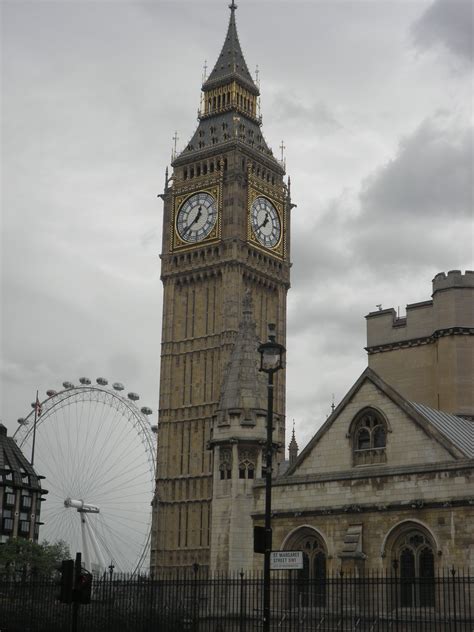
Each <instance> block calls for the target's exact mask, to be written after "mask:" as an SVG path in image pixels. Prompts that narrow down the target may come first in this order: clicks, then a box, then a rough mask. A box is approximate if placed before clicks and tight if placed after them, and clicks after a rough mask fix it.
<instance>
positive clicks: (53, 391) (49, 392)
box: [46, 388, 57, 397]
mask: <svg viewBox="0 0 474 632" xmlns="http://www.w3.org/2000/svg"><path fill="white" fill-rule="evenodd" d="M56 393H57V391H55V390H54V389H52V388H50V389H49V391H46V395H47V396H48V397H52V396H53V395H56Z"/></svg>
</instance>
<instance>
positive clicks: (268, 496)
mask: <svg viewBox="0 0 474 632" xmlns="http://www.w3.org/2000/svg"><path fill="white" fill-rule="evenodd" d="M267 396H268V402H267V459H266V466H265V558H264V562H263V632H270V553H271V550H272V457H273V371H270V372H269V373H268V386H267Z"/></svg>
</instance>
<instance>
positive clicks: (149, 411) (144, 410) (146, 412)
mask: <svg viewBox="0 0 474 632" xmlns="http://www.w3.org/2000/svg"><path fill="white" fill-rule="evenodd" d="M140 412H142V413H143V414H144V415H152V414H153V411H152V409H151V408H148V406H143V408H140Z"/></svg>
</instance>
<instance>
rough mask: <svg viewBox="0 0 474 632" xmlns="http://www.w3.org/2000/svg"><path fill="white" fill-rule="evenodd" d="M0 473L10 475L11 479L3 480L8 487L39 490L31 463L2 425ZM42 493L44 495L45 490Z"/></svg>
mask: <svg viewBox="0 0 474 632" xmlns="http://www.w3.org/2000/svg"><path fill="white" fill-rule="evenodd" d="M0 472H1V473H2V474H7V475H10V474H11V478H9V479H4V480H5V481H6V484H8V485H12V486H14V487H29V488H31V489H38V490H39V489H41V485H40V482H39V479H38V475H37V474H36V472H35V470H34V469H33V467H32V465H31V463H30V462H29V461H28V459H27V458H26V457H25V455H24V454H23V452H22V451H21V450H20V448H19V447H18V445H17V444H16V442H15V440H14V439H13V437H9V436H8V435H7V429H6V427H5V426H4V425H3V424H2V423H0ZM26 476H27V477H28V482H27V483H25V478H26ZM0 480H1V477H0ZM42 491H43V493H46V491H45V490H42Z"/></svg>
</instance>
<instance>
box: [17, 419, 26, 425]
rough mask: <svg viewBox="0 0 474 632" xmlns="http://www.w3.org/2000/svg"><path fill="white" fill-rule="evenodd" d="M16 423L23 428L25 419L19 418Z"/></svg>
mask: <svg viewBox="0 0 474 632" xmlns="http://www.w3.org/2000/svg"><path fill="white" fill-rule="evenodd" d="M17 421H18V423H19V424H20V426H23V425H24V424H26V419H25V418H24V417H20V419H18V420H17Z"/></svg>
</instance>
